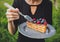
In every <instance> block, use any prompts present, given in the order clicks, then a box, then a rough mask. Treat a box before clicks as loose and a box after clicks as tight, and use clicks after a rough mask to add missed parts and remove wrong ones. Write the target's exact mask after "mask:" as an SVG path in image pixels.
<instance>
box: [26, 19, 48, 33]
mask: <svg viewBox="0 0 60 42" xmlns="http://www.w3.org/2000/svg"><path fill="white" fill-rule="evenodd" d="M27 27H29V28H31V29H33V30H36V31H39V32H42V33H45V32H46V29H47V22H46V20H45V19H41V18H40V19H36V18H34V19H33V21H32V22H30V21H27Z"/></svg>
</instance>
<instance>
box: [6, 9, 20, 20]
mask: <svg viewBox="0 0 60 42" xmlns="http://www.w3.org/2000/svg"><path fill="white" fill-rule="evenodd" d="M18 11H19V9H17V8H16V9H7V12H6V17H7V19H8V21H13V20H17V19H19V14H18Z"/></svg>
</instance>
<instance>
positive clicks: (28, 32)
mask: <svg viewBox="0 0 60 42" xmlns="http://www.w3.org/2000/svg"><path fill="white" fill-rule="evenodd" d="M18 31H19V32H20V33H21V34H22V35H24V36H26V37H29V38H35V39H44V38H49V37H51V36H53V35H54V34H55V33H56V30H55V29H54V27H52V26H51V25H50V24H47V30H46V33H41V32H38V31H35V30H33V29H30V28H28V27H27V25H26V22H25V23H22V24H20V25H19V26H18Z"/></svg>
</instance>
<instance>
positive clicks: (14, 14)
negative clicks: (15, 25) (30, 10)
mask: <svg viewBox="0 0 60 42" xmlns="http://www.w3.org/2000/svg"><path fill="white" fill-rule="evenodd" d="M6 15H9V16H11V15H12V16H17V15H18V13H13V12H6Z"/></svg>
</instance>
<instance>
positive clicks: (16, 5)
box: [12, 0, 20, 28]
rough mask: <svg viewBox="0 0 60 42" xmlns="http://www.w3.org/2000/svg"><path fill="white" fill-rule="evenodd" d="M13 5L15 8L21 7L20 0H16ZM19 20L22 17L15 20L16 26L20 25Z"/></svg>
mask: <svg viewBox="0 0 60 42" xmlns="http://www.w3.org/2000/svg"><path fill="white" fill-rule="evenodd" d="M12 6H13V7H14V8H18V7H19V2H18V0H14V2H13V4H12ZM19 20H20V19H17V20H14V21H13V23H14V25H15V27H16V28H17V27H18V25H19V23H20V22H19Z"/></svg>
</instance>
